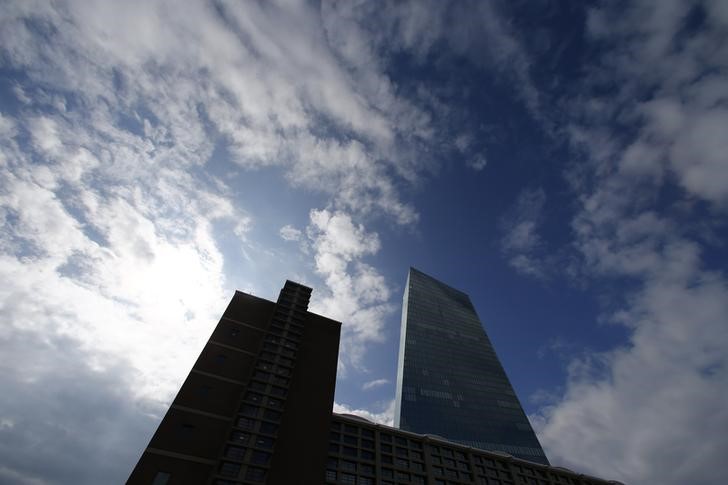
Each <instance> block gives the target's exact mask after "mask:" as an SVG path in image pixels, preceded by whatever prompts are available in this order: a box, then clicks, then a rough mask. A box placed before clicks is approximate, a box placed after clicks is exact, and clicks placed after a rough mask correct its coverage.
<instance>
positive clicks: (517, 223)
mask: <svg viewBox="0 0 728 485" xmlns="http://www.w3.org/2000/svg"><path fill="white" fill-rule="evenodd" d="M545 203H546V193H545V192H544V190H543V189H542V188H538V189H524V190H523V191H521V193H520V194H519V196H518V199H517V200H516V203H515V205H514V206H513V208H511V210H510V212H509V214H508V215H506V217H505V219H504V221H503V229H504V232H505V234H504V236H503V238H502V239H501V251H502V252H503V254H504V255H505V257H506V258H508V263H509V264H510V266H511V267H512V268H514V269H515V270H516V271H518V272H520V273H523V274H526V275H529V276H534V277H537V278H543V277H545V276H546V261H545V260H546V257H545V254H544V252H543V247H542V246H543V241H542V238H541V236H540V235H539V233H538V231H539V226H540V225H541V224H542V223H543V220H542V219H543V207H544V204H545Z"/></svg>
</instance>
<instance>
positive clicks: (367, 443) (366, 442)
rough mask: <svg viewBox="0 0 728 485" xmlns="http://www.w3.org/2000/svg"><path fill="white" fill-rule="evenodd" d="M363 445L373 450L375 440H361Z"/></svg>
mask: <svg viewBox="0 0 728 485" xmlns="http://www.w3.org/2000/svg"><path fill="white" fill-rule="evenodd" d="M361 447H362V448H366V449H367V450H373V449H374V442H373V441H372V440H361Z"/></svg>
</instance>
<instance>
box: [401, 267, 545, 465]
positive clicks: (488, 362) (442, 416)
mask: <svg viewBox="0 0 728 485" xmlns="http://www.w3.org/2000/svg"><path fill="white" fill-rule="evenodd" d="M394 419H395V426H396V427H398V428H400V429H402V430H406V431H411V432H414V433H421V434H434V435H437V436H441V437H444V438H446V439H448V440H451V441H455V442H457V443H461V444H464V445H466V446H470V447H474V448H479V449H482V450H495V451H502V452H506V453H509V454H511V455H513V456H515V457H519V458H523V459H525V460H529V461H532V462H538V463H543V464H547V465H548V460H547V458H546V455H545V454H544V452H543V449H542V448H541V445H540V443H539V441H538V438H536V434H535V433H534V431H533V429H532V428H531V425H530V423H529V421H528V418H527V417H526V414H525V413H524V411H523V408H522V407H521V404H520V402H519V401H518V398H517V397H516V393H515V392H514V391H513V387H512V386H511V384H510V381H509V380H508V377H507V376H506V373H505V371H504V370H503V367H502V366H501V363H500V361H499V360H498V357H497V356H496V353H495V350H494V349H493V345H492V344H491V342H490V340H489V339H488V336H487V335H486V333H485V330H484V329H483V325H482V324H481V322H480V319H479V318H478V315H477V313H476V312H475V308H474V307H473V304H472V303H471V301H470V298H469V297H468V295H466V294H465V293H463V292H461V291H458V290H456V289H454V288H451V287H449V286H448V285H446V284H444V283H442V282H440V281H438V280H436V279H435V278H432V277H431V276H428V275H426V274H424V273H422V272H421V271H418V270H416V269H414V268H410V272H409V275H408V278H407V285H406V288H405V293H404V302H403V306H402V326H401V335H400V348H399V360H398V368H397V394H396V403H395V417H394Z"/></svg>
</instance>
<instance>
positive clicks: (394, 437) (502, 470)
mask: <svg viewBox="0 0 728 485" xmlns="http://www.w3.org/2000/svg"><path fill="white" fill-rule="evenodd" d="M301 483H303V482H301ZM312 483H314V482H312ZM316 483H318V482H316ZM324 483H326V484H348V485H354V484H356V485H374V484H376V485H395V484H397V485H399V484H405V483H406V484H413V485H424V484H426V485H466V484H473V485H474V484H478V485H526V484H527V485H607V484H612V485H614V484H619V482H615V481H606V480H602V479H599V478H595V477H592V476H589V475H584V474H580V473H576V472H573V471H571V470H568V469H566V468H560V467H551V466H547V465H543V464H540V463H534V462H530V461H526V460H521V459H518V458H515V457H512V456H510V455H508V454H507V453H500V452H489V451H484V450H480V449H477V448H472V447H468V446H464V445H461V444H459V443H453V442H451V441H447V440H445V439H444V438H440V437H438V436H432V435H420V434H415V433H410V432H407V431H402V430H399V429H396V428H392V427H389V426H383V425H380V424H374V423H371V422H369V421H367V420H366V419H363V418H360V417H358V416H351V415H346V414H334V417H333V420H332V422H331V431H330V436H329V458H328V460H327V462H326V481H325V482H324Z"/></svg>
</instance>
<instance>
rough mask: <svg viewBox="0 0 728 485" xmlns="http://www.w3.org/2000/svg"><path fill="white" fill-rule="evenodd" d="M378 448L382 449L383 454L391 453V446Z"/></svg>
mask: <svg viewBox="0 0 728 485" xmlns="http://www.w3.org/2000/svg"><path fill="white" fill-rule="evenodd" d="M379 447H380V448H381V449H382V451H383V452H384V453H391V452H392V445H384V444H382V445H379Z"/></svg>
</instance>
